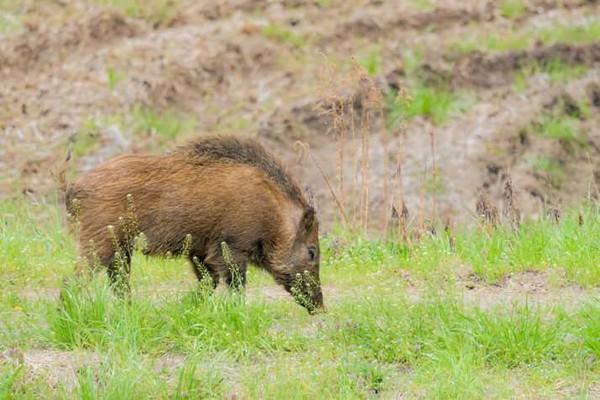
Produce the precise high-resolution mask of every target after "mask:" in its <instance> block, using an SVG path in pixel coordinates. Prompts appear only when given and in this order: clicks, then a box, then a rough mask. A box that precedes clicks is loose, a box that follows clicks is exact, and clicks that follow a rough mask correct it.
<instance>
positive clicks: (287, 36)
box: [262, 23, 306, 48]
mask: <svg viewBox="0 0 600 400" xmlns="http://www.w3.org/2000/svg"><path fill="white" fill-rule="evenodd" d="M262 34H263V35H264V36H265V37H266V38H269V39H272V40H276V41H279V42H282V43H286V44H288V45H290V46H292V47H295V48H301V47H304V46H305V45H306V37H305V35H302V34H299V33H296V32H293V31H292V30H290V29H288V28H286V27H284V26H282V25H279V24H274V23H269V24H268V25H266V26H265V27H264V28H263V30H262Z"/></svg>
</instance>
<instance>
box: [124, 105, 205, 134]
mask: <svg viewBox="0 0 600 400" xmlns="http://www.w3.org/2000/svg"><path fill="white" fill-rule="evenodd" d="M131 119H132V120H131V126H132V127H133V129H134V131H135V132H139V133H144V132H149V133H156V134H159V135H161V136H163V137H164V138H166V139H174V138H176V137H177V136H179V135H180V134H182V133H188V132H193V131H194V130H195V129H196V119H195V118H194V117H193V116H190V115H187V114H183V113H180V112H176V111H171V110H168V111H165V112H163V113H159V112H157V111H155V110H152V109H150V108H145V107H136V108H134V109H133V111H132V113H131ZM126 121H127V120H126ZM127 122H129V121H127ZM127 122H126V123H127Z"/></svg>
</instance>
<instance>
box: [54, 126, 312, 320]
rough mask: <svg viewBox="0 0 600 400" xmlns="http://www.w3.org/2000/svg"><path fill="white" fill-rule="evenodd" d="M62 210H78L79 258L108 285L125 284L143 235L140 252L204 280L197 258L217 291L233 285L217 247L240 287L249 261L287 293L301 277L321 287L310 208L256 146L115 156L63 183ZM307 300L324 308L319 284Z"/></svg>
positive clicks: (202, 144) (215, 145)
mask: <svg viewBox="0 0 600 400" xmlns="http://www.w3.org/2000/svg"><path fill="white" fill-rule="evenodd" d="M66 205H67V209H68V211H69V212H70V213H73V212H74V211H75V205H77V207H79V220H80V232H79V235H80V248H81V253H82V256H83V257H84V258H85V259H87V261H88V263H92V262H93V260H94V259H95V258H97V260H98V261H99V263H100V264H101V265H103V266H105V267H106V268H107V270H108V273H109V276H110V277H111V279H112V280H113V283H115V282H116V281H118V280H119V279H121V280H124V281H125V282H126V281H127V275H128V273H129V270H128V268H129V264H130V259H131V252H132V251H133V247H132V243H133V240H134V237H136V236H137V235H139V234H140V233H143V234H144V237H145V241H146V248H145V253H146V254H150V255H165V254H172V255H185V256H186V257H188V258H189V260H190V261H191V262H192V266H193V268H194V272H195V273H196V275H197V277H198V279H199V280H202V279H203V278H204V277H205V276H204V274H202V273H201V271H199V270H198V265H197V263H195V262H193V261H194V259H197V260H199V261H200V262H201V263H202V265H203V266H204V267H206V269H207V270H208V272H209V273H210V276H211V278H212V280H213V283H214V284H215V285H216V283H217V282H218V281H219V279H220V278H223V279H224V280H225V281H226V282H227V283H228V284H230V285H235V283H234V282H233V281H232V275H231V271H229V268H228V267H227V265H226V263H225V260H224V259H223V252H222V250H221V249H222V247H221V246H222V243H226V245H227V246H228V248H229V249H230V250H231V259H232V261H233V262H234V263H235V265H237V266H238V268H239V272H240V274H241V276H242V278H243V279H242V281H241V283H242V284H243V283H245V272H246V266H247V264H248V263H250V262H251V263H254V264H256V265H257V266H258V267H260V268H264V269H265V270H267V271H268V272H269V273H270V274H271V275H272V276H273V277H274V278H275V280H276V281H277V282H278V283H280V284H281V285H283V286H284V287H285V289H286V290H288V291H290V292H291V290H292V284H293V282H294V280H295V279H296V275H297V274H303V273H304V271H309V272H310V274H312V275H313V278H314V281H316V282H320V280H319V263H318V260H319V257H318V246H319V242H318V222H317V219H316V214H315V211H314V208H313V207H312V206H311V204H309V201H308V200H307V199H306V197H305V196H304V194H303V192H302V190H300V188H299V186H298V184H297V183H296V181H295V180H294V179H293V178H292V177H291V175H289V174H288V173H287V171H286V170H285V168H284V167H283V165H282V164H281V162H280V161H279V160H277V159H276V158H275V157H274V156H273V155H272V154H271V153H269V152H268V151H267V150H266V149H265V148H264V147H263V146H262V145H260V143H258V142H257V141H255V140H252V139H242V138H237V137H233V136H217V137H207V138H201V139H198V140H195V141H193V142H190V143H189V144H187V145H185V146H181V147H179V148H177V149H175V150H174V151H173V152H171V153H167V154H163V155H125V156H120V157H117V158H114V159H112V160H109V161H108V162H106V163H104V164H101V165H99V166H97V167H96V168H94V169H92V170H91V171H89V172H87V173H85V174H84V175H82V176H81V177H80V178H79V179H77V180H76V181H74V182H72V183H70V184H68V185H67V188H66ZM189 235H191V243H190V244H189V245H186V237H189ZM184 250H185V254H183V253H184ZM311 252H312V253H311ZM118 259H121V260H123V262H124V264H125V267H126V268H125V271H120V270H119V267H118V265H117V264H118V263H117V262H116V261H118ZM82 267H83V266H82ZM116 283H118V282H116ZM310 297H311V298H312V300H314V305H316V306H322V295H321V291H320V285H319V288H318V290H317V291H315V292H314V293H312V295H311V296H310ZM303 305H304V304H303ZM307 308H309V307H307ZM309 311H310V308H309Z"/></svg>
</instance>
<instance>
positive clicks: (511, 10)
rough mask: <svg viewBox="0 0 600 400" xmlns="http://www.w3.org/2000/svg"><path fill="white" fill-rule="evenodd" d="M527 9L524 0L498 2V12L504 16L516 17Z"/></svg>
mask: <svg viewBox="0 0 600 400" xmlns="http://www.w3.org/2000/svg"><path fill="white" fill-rule="evenodd" d="M525 11H527V7H526V4H525V1H524V0H502V3H501V4H500V14H501V15H502V16H503V17H504V18H508V19H516V18H519V17H521V16H523V14H525Z"/></svg>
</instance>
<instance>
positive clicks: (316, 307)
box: [306, 288, 327, 315]
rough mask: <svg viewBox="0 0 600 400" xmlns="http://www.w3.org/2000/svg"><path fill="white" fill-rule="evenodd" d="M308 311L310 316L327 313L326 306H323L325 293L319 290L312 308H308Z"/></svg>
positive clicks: (314, 297)
mask: <svg viewBox="0 0 600 400" xmlns="http://www.w3.org/2000/svg"><path fill="white" fill-rule="evenodd" d="M306 309H307V311H308V313H309V314H310V315H315V314H321V313H325V312H327V309H326V308H325V304H323V292H322V291H321V288H319V291H318V292H317V293H315V295H314V296H313V300H312V307H306Z"/></svg>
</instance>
